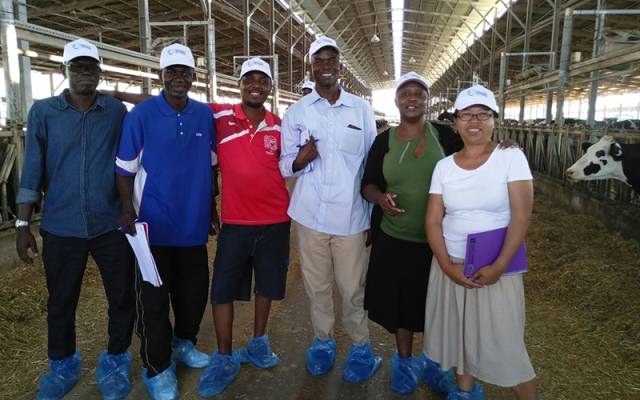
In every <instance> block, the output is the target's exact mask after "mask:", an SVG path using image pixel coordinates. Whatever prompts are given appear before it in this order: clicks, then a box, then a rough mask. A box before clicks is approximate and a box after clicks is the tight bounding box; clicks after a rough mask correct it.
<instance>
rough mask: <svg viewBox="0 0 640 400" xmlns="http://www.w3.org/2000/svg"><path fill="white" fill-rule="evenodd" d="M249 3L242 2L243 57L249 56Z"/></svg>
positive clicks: (246, 1)
mask: <svg viewBox="0 0 640 400" xmlns="http://www.w3.org/2000/svg"><path fill="white" fill-rule="evenodd" d="M250 3H251V1H250V0H242V21H243V27H244V32H243V33H244V42H243V43H244V46H243V48H244V55H245V56H249V54H250V42H249V40H250V35H249V33H250V30H251V16H250V15H249V13H250V12H251V4H250Z"/></svg>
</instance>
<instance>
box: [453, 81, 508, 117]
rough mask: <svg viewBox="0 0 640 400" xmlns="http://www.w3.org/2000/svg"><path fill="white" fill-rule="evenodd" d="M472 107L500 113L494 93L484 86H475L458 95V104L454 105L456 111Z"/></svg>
mask: <svg viewBox="0 0 640 400" xmlns="http://www.w3.org/2000/svg"><path fill="white" fill-rule="evenodd" d="M471 106H485V107H488V108H490V109H491V110H493V111H494V112H498V104H497V103H496V98H495V96H494V95H493V92H492V91H491V90H489V89H487V88H486V87H484V86H482V85H474V86H471V87H470V88H468V89H465V90H463V91H462V92H460V93H458V97H457V98H456V102H455V103H454V104H453V108H454V109H455V111H460V110H464V109H465V108H467V107H471Z"/></svg>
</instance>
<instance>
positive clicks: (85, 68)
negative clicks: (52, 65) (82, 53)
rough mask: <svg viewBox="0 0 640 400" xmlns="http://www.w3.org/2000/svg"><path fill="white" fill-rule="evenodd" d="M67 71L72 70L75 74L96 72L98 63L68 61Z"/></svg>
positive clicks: (97, 71) (98, 69)
mask: <svg viewBox="0 0 640 400" xmlns="http://www.w3.org/2000/svg"><path fill="white" fill-rule="evenodd" d="M67 68H69V71H71V72H74V73H76V74H97V73H99V72H100V71H102V70H101V69H100V64H97V63H91V64H79V63H70V64H68V65H67Z"/></svg>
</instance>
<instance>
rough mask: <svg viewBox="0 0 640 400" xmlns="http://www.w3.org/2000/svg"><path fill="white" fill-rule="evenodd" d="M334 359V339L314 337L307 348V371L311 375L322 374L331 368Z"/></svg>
mask: <svg viewBox="0 0 640 400" xmlns="http://www.w3.org/2000/svg"><path fill="white" fill-rule="evenodd" d="M335 360H336V341H335V340H334V339H332V338H329V339H320V338H314V339H313V342H312V343H311V347H309V348H308V349H307V371H309V373H310V374H311V375H313V376H318V375H323V374H326V373H327V372H329V370H330V369H331V368H333V363H334V362H335Z"/></svg>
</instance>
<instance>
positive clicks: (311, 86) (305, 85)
mask: <svg viewBox="0 0 640 400" xmlns="http://www.w3.org/2000/svg"><path fill="white" fill-rule="evenodd" d="M315 87H316V83H315V82H313V81H304V83H303V84H302V89H311V90H313V89H314V88H315Z"/></svg>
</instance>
